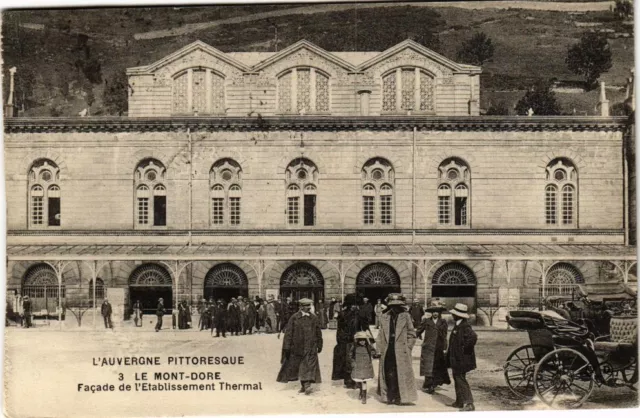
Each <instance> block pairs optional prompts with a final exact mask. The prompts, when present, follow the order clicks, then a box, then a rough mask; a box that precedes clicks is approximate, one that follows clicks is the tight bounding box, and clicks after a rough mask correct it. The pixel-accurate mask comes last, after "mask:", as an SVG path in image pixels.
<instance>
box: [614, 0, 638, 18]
mask: <svg viewBox="0 0 640 418" xmlns="http://www.w3.org/2000/svg"><path fill="white" fill-rule="evenodd" d="M613 13H614V14H615V15H616V17H617V18H618V19H620V20H624V19H628V18H630V17H631V16H632V15H633V3H631V2H630V1H629V0H616V6H615V7H614V9H613Z"/></svg>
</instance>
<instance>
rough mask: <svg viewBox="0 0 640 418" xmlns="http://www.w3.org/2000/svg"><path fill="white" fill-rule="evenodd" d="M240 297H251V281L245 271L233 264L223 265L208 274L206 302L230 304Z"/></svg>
mask: <svg viewBox="0 0 640 418" xmlns="http://www.w3.org/2000/svg"><path fill="white" fill-rule="evenodd" d="M238 296H242V297H247V296H249V280H248V279H247V275H246V274H245V272H244V270H242V269H241V268H240V267H238V266H236V265H235V264H232V263H222V264H218V265H216V266H214V267H212V268H211V269H210V270H209V272H207V275H206V276H205V278H204V292H203V297H204V298H205V299H206V300H210V299H213V300H214V301H217V300H220V299H222V300H224V301H225V302H229V301H230V300H231V298H237V297H238Z"/></svg>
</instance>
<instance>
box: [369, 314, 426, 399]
mask: <svg viewBox="0 0 640 418" xmlns="http://www.w3.org/2000/svg"><path fill="white" fill-rule="evenodd" d="M390 316H391V314H390V313H389V312H386V313H384V314H382V316H381V318H380V331H379V332H378V337H377V338H376V347H377V349H378V352H379V353H380V363H379V370H378V394H379V395H380V396H381V397H382V399H387V383H386V382H385V373H384V363H385V358H386V355H387V347H388V345H389V323H390ZM415 342H416V331H415V328H414V327H413V323H412V321H411V315H409V313H408V312H402V313H400V314H398V319H397V321H396V341H395V355H396V369H397V371H398V387H399V389H400V402H402V403H411V402H415V401H416V400H417V399H418V391H417V389H416V380H415V377H414V374H413V364H412V360H411V349H412V348H413V346H414V344H415Z"/></svg>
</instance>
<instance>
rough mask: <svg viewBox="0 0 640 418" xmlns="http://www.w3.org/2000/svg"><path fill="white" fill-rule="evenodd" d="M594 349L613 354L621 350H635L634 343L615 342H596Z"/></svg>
mask: <svg viewBox="0 0 640 418" xmlns="http://www.w3.org/2000/svg"><path fill="white" fill-rule="evenodd" d="M593 348H594V349H595V350H596V351H600V352H604V353H613V352H616V351H620V350H632V349H633V348H634V345H633V343H626V342H615V341H596V342H595V343H593Z"/></svg>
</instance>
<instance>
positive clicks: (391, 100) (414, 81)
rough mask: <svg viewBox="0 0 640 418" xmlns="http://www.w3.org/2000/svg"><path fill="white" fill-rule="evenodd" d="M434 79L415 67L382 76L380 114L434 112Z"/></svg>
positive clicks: (400, 69)
mask: <svg viewBox="0 0 640 418" xmlns="http://www.w3.org/2000/svg"><path fill="white" fill-rule="evenodd" d="M434 85H435V83H434V78H433V76H431V75H430V74H429V73H427V72H426V71H424V70H421V69H420V68H416V67H402V68H396V69H395V70H392V71H390V72H388V73H386V74H385V75H383V76H382V112H383V113H405V112H408V111H413V112H416V113H433V112H435V101H434V96H435V94H434V90H435V88H434Z"/></svg>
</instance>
